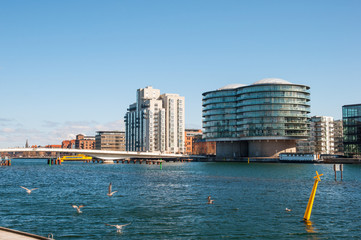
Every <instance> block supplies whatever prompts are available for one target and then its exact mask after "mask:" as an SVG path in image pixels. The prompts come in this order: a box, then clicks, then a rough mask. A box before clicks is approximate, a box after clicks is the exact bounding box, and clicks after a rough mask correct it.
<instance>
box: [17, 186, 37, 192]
mask: <svg viewBox="0 0 361 240" xmlns="http://www.w3.org/2000/svg"><path fill="white" fill-rule="evenodd" d="M20 187H21V188H23V189H25V190H26V192H27V193H29V194H30V193H31V192H32V191H33V190H35V189H38V188H33V189H27V188H26V187H23V186H20Z"/></svg>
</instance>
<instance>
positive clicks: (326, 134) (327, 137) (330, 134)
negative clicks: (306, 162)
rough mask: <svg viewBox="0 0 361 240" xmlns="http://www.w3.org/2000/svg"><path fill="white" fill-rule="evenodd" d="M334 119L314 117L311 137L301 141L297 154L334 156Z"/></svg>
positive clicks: (312, 118) (311, 125)
mask: <svg viewBox="0 0 361 240" xmlns="http://www.w3.org/2000/svg"><path fill="white" fill-rule="evenodd" d="M334 144H335V143H334V120H333V117H327V116H313V117H311V123H310V137H309V138H308V139H307V140H303V141H299V142H298V145H297V152H299V153H314V154H334V152H335V146H334Z"/></svg>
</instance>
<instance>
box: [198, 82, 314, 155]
mask: <svg viewBox="0 0 361 240" xmlns="http://www.w3.org/2000/svg"><path fill="white" fill-rule="evenodd" d="M227 86H230V87H227ZM227 86H226V87H223V88H220V89H218V90H215V91H210V92H205V93H203V128H204V135H205V138H206V139H207V140H210V141H225V142H226V141H248V140H267V141H269V140H297V139H303V138H307V137H308V134H309V130H308V129H309V117H308V114H309V113H310V105H309V101H310V92H309V89H310V88H309V87H308V86H305V85H298V84H292V83H289V82H287V81H285V80H282V79H263V80H260V81H258V82H256V83H254V84H252V85H248V86H241V85H237V84H232V85H227ZM286 145H288V146H289V144H288V143H287V144H286ZM250 154H251V153H249V155H250Z"/></svg>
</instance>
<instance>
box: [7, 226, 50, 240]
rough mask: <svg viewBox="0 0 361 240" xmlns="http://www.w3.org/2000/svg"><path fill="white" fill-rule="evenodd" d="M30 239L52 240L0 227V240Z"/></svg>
mask: <svg viewBox="0 0 361 240" xmlns="http://www.w3.org/2000/svg"><path fill="white" fill-rule="evenodd" d="M32 239H45V240H49V239H52V238H47V237H42V236H38V235H35V234H31V233H26V232H21V231H17V230H13V229H9V228H4V227H0V240H32Z"/></svg>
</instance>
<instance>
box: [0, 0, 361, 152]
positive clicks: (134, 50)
mask: <svg viewBox="0 0 361 240" xmlns="http://www.w3.org/2000/svg"><path fill="white" fill-rule="evenodd" d="M360 23H361V1H359V0H354V1H353V0H346V1H345V0H339V1H333V0H319V1H314V0H311V1H308V0H299V1H296V0H295V1H290V0H285V1H277V0H274V1H270V0H264V1H261V0H249V1H247V0H234V1H233V0H225V1H220V0H216V1H215V0H214V1H213V0H182V1H170V0H166V1H157V0H154V1H149V0H144V1H138V0H128V1H122V0H114V1H112V0H107V1H98V0H97V1H93V0H76V1H74V0H62V1H48V0H37V1H29V0H11V1H8V0H0V96H1V103H0V106H1V108H0V109H1V110H0V148H7V147H16V146H20V147H22V146H24V145H25V141H26V139H28V140H29V144H30V145H33V144H36V145H46V144H61V141H62V140H65V139H72V138H74V137H75V135H76V134H78V133H82V134H86V135H93V136H94V135H95V131H98V130H122V129H123V128H124V124H123V123H122V122H123V117H124V115H125V113H126V109H127V107H128V106H129V104H131V103H133V102H135V96H136V90H137V89H138V88H144V87H146V86H153V87H154V88H157V89H160V90H161V93H177V94H179V95H181V96H185V99H186V127H192V128H195V127H198V128H201V126H202V117H201V111H202V93H203V92H206V91H211V90H215V89H218V88H220V87H222V86H224V85H227V84H231V83H242V84H252V83H253V82H256V81H258V80H261V79H263V78H282V79H285V80H287V81H289V82H292V83H297V84H305V85H309V86H310V87H311V114H310V116H313V115H325V116H332V117H334V118H335V119H341V117H342V116H341V109H342V105H345V104H356V103H361V93H360V91H361V77H360V76H361V27H360Z"/></svg>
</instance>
